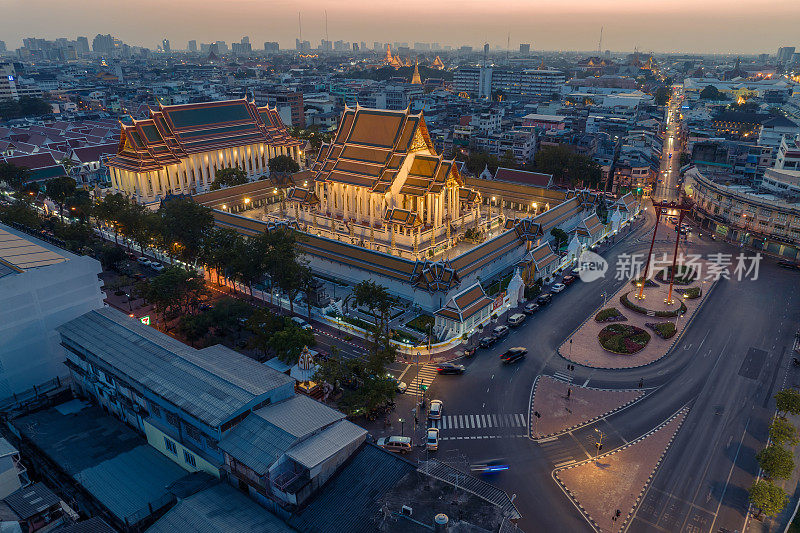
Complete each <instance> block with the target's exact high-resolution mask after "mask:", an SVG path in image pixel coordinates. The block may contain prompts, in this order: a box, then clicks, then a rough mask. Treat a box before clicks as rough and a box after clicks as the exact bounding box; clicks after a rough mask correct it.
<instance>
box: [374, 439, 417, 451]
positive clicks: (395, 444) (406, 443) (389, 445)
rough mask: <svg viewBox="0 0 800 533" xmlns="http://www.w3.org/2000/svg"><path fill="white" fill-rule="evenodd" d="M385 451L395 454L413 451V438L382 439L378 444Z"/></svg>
mask: <svg viewBox="0 0 800 533" xmlns="http://www.w3.org/2000/svg"><path fill="white" fill-rule="evenodd" d="M376 444H377V445H378V446H380V447H381V448H383V449H384V450H387V451H390V452H395V453H408V452H410V451H411V437H400V436H397V435H395V436H392V437H381V438H379V439H378V442H377V443H376Z"/></svg>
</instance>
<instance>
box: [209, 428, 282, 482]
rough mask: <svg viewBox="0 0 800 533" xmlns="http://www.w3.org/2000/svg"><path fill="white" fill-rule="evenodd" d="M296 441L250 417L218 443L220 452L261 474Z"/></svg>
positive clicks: (279, 430) (277, 429)
mask: <svg viewBox="0 0 800 533" xmlns="http://www.w3.org/2000/svg"><path fill="white" fill-rule="evenodd" d="M296 440H297V439H296V438H295V437H294V436H292V435H290V434H289V433H286V432H285V431H283V430H281V429H279V428H277V427H275V426H273V425H272V424H270V423H269V422H267V421H266V420H264V419H263V418H261V417H259V416H257V415H255V414H250V415H249V416H248V417H247V418H245V419H244V420H243V421H241V422H239V423H238V424H237V425H236V427H234V428H233V429H232V430H230V431H229V432H228V434H227V435H225V436H224V437H223V438H222V440H221V441H220V443H219V447H220V449H221V450H223V451H224V452H226V453H227V454H228V455H230V456H231V457H233V458H234V459H236V460H237V461H239V462H240V463H242V464H245V465H247V466H248V467H249V468H252V469H253V471H255V472H256V473H258V474H260V475H264V474H266V473H267V471H268V470H269V467H270V466H272V464H273V463H274V462H275V461H277V460H278V458H279V457H280V456H281V455H283V454H284V453H285V452H286V450H288V449H289V448H290V447H291V446H292V444H294V443H295V441H296Z"/></svg>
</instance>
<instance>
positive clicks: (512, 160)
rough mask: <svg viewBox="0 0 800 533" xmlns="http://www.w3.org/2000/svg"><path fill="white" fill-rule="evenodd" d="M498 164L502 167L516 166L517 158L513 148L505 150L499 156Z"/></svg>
mask: <svg viewBox="0 0 800 533" xmlns="http://www.w3.org/2000/svg"><path fill="white" fill-rule="evenodd" d="M500 166H501V167H503V168H517V158H516V157H514V151H513V150H506V151H505V152H503V155H502V157H500Z"/></svg>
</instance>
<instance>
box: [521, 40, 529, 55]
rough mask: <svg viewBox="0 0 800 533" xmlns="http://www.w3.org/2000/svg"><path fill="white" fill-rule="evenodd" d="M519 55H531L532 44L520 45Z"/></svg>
mask: <svg viewBox="0 0 800 533" xmlns="http://www.w3.org/2000/svg"><path fill="white" fill-rule="evenodd" d="M519 53H520V54H523V55H528V54H530V53H531V43H520V44H519Z"/></svg>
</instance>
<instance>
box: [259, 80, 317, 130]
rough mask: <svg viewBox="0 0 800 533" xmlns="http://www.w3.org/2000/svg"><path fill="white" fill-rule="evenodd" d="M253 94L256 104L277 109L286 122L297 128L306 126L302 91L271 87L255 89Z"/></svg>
mask: <svg viewBox="0 0 800 533" xmlns="http://www.w3.org/2000/svg"><path fill="white" fill-rule="evenodd" d="M253 96H254V97H255V99H256V103H257V104H258V105H266V106H269V107H272V108H275V109H277V110H278V113H279V114H280V115H281V118H282V119H283V121H284V122H285V123H286V124H289V125H291V126H294V127H297V128H305V127H306V115H305V109H304V107H303V93H302V92H299V91H298V92H294V91H289V90H281V89H273V88H268V89H255V90H254V91H253Z"/></svg>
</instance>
